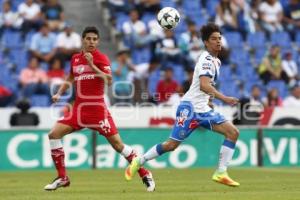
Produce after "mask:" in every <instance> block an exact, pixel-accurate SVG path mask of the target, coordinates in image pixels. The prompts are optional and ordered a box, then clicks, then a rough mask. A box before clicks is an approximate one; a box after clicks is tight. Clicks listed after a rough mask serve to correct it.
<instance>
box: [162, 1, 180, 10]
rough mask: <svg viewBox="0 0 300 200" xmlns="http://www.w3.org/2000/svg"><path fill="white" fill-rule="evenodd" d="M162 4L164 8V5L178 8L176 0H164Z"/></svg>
mask: <svg viewBox="0 0 300 200" xmlns="http://www.w3.org/2000/svg"><path fill="white" fill-rule="evenodd" d="M160 6H161V7H162V8H163V7H173V8H176V7H177V6H176V3H175V1H173V0H163V1H160Z"/></svg>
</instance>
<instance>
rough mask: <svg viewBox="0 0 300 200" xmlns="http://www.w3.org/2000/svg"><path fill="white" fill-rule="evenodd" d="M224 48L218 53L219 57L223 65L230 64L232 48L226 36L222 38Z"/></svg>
mask: <svg viewBox="0 0 300 200" xmlns="http://www.w3.org/2000/svg"><path fill="white" fill-rule="evenodd" d="M221 42H222V49H221V52H220V53H219V55H218V58H219V59H220V60H221V62H222V64H223V65H228V64H229V62H230V59H229V58H230V48H229V46H228V42H227V40H226V38H225V37H224V36H222V38H221Z"/></svg>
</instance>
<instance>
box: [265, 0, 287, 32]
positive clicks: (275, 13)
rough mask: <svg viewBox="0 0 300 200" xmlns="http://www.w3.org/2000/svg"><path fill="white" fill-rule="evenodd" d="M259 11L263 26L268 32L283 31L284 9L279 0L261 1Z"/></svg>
mask: <svg viewBox="0 0 300 200" xmlns="http://www.w3.org/2000/svg"><path fill="white" fill-rule="evenodd" d="M259 13H260V20H261V26H262V28H263V29H264V30H265V31H267V32H268V33H273V32H276V31H283V27H282V24H281V22H282V18H283V9H282V6H281V4H280V2H278V1H277V0H266V1H263V2H261V3H260V5H259Z"/></svg>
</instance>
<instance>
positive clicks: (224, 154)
mask: <svg viewBox="0 0 300 200" xmlns="http://www.w3.org/2000/svg"><path fill="white" fill-rule="evenodd" d="M213 131H215V132H218V133H221V134H223V135H224V136H225V140H224V142H223V144H222V146H221V149H220V157H219V165H218V168H217V170H216V171H215V173H214V174H213V176H212V179H213V180H214V181H216V182H218V183H222V184H225V185H228V186H239V185H240V184H239V183H238V182H236V181H234V180H233V179H231V178H230V177H229V175H228V173H227V168H228V165H229V162H230V161H231V159H232V156H233V153H234V150H235V144H236V141H237V139H238V136H239V130H238V129H237V128H236V127H235V126H234V125H233V124H232V123H230V122H228V121H226V122H224V123H222V124H219V125H217V124H215V125H213Z"/></svg>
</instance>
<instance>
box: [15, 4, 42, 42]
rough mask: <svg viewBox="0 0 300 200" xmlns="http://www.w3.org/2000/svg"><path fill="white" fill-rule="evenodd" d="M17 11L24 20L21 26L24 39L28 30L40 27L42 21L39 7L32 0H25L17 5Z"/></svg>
mask: <svg viewBox="0 0 300 200" xmlns="http://www.w3.org/2000/svg"><path fill="white" fill-rule="evenodd" d="M18 12H19V14H20V16H21V17H22V18H23V20H24V22H23V24H22V28H21V29H22V38H23V39H24V38H25V36H26V34H27V33H28V32H29V31H31V30H32V29H34V30H38V29H39V28H40V26H41V23H42V18H41V8H40V6H39V5H38V4H37V3H34V1H33V0H25V1H24V2H23V3H21V4H20V5H19V7H18Z"/></svg>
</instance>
